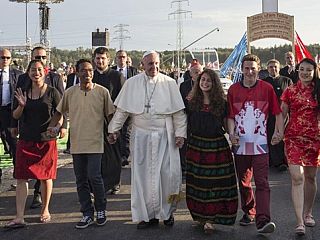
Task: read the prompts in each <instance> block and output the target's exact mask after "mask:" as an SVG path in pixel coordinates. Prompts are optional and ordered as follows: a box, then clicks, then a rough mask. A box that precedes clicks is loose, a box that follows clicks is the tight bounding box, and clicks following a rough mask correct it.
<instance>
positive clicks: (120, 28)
mask: <svg viewBox="0 0 320 240" xmlns="http://www.w3.org/2000/svg"><path fill="white" fill-rule="evenodd" d="M126 27H129V25H128V24H118V25H116V26H114V28H116V29H117V30H116V31H114V32H115V34H116V35H117V36H116V37H114V38H112V40H116V41H119V50H123V43H124V41H125V40H128V39H130V38H131V37H130V36H129V35H128V34H129V31H128V30H127V29H125V28H126Z"/></svg>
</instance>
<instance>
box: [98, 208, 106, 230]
mask: <svg viewBox="0 0 320 240" xmlns="http://www.w3.org/2000/svg"><path fill="white" fill-rule="evenodd" d="M96 222H97V225H98V226H103V225H105V224H106V222H107V217H106V212H105V211H98V212H97V219H96Z"/></svg>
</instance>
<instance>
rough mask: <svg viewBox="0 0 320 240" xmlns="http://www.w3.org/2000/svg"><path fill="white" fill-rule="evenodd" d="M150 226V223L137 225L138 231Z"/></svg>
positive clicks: (143, 222)
mask: <svg viewBox="0 0 320 240" xmlns="http://www.w3.org/2000/svg"><path fill="white" fill-rule="evenodd" d="M150 226H151V225H150V224H149V222H145V221H141V222H139V223H138V224H137V229H146V228H148V227H150Z"/></svg>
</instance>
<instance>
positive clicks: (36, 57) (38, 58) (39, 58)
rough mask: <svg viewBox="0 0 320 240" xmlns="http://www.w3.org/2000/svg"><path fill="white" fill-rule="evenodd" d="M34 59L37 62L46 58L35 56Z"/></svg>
mask: <svg viewBox="0 0 320 240" xmlns="http://www.w3.org/2000/svg"><path fill="white" fill-rule="evenodd" d="M34 59H37V60H41V59H47V56H35V57H34Z"/></svg>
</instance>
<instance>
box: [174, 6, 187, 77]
mask: <svg viewBox="0 0 320 240" xmlns="http://www.w3.org/2000/svg"><path fill="white" fill-rule="evenodd" d="M183 2H187V3H188V5H189V1H188V0H174V1H172V2H171V7H172V5H173V4H177V10H175V11H174V12H172V13H169V18H170V16H173V17H174V19H177V39H176V46H177V65H178V73H179V74H180V60H181V49H182V44H183V18H187V15H189V14H190V16H192V12H191V11H187V10H184V9H182V3H183Z"/></svg>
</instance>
